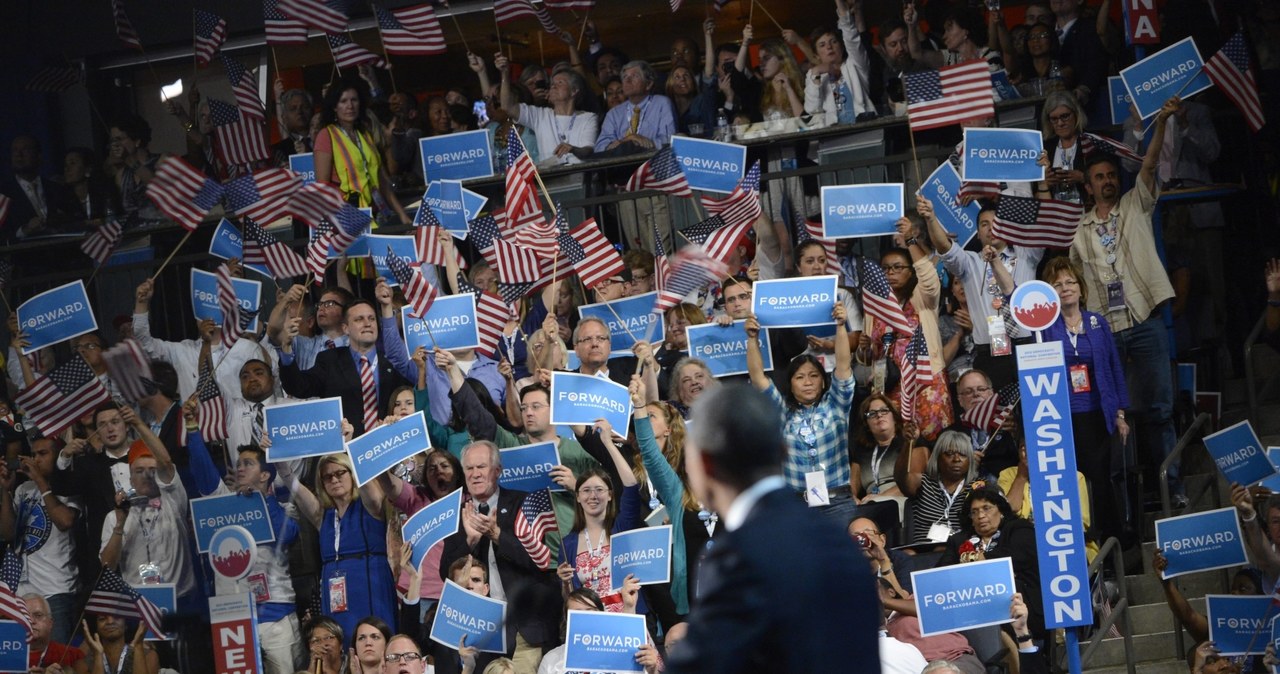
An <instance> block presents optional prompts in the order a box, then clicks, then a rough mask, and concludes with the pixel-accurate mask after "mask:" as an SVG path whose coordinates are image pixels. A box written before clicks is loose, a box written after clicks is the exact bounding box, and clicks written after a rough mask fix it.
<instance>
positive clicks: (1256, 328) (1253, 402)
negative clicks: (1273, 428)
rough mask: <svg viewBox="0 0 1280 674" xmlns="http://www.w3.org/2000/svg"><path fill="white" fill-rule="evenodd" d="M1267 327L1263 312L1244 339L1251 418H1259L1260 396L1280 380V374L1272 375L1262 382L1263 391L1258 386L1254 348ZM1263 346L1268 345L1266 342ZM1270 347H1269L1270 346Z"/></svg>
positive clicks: (1246, 382) (1245, 372) (1245, 370)
mask: <svg viewBox="0 0 1280 674" xmlns="http://www.w3.org/2000/svg"><path fill="white" fill-rule="evenodd" d="M1266 329H1267V314H1266V312H1263V314H1262V315H1261V316H1259V317H1258V322H1257V323H1255V324H1254V325H1253V330H1250V331H1249V337H1248V338H1247V339H1245V340H1244V383H1245V389H1246V394H1247V395H1248V396H1249V398H1248V400H1249V418H1250V419H1257V418H1258V398H1259V397H1261V396H1262V394H1263V393H1265V392H1266V391H1268V390H1270V388H1271V387H1272V386H1273V385H1274V384H1275V383H1276V381H1277V380H1280V375H1271V376H1270V377H1267V379H1266V381H1264V382H1262V387H1261V389H1262V390H1261V391H1260V390H1259V386H1258V381H1257V379H1258V373H1257V366H1256V365H1254V363H1253V354H1254V348H1255V347H1257V346H1259V344H1258V340H1259V339H1261V338H1262V333H1263V331H1264V330H1266ZM1262 346H1266V345H1265V344H1264V345H1262ZM1268 348H1269V347H1268Z"/></svg>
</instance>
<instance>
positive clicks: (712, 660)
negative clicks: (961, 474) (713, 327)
mask: <svg viewBox="0 0 1280 674" xmlns="http://www.w3.org/2000/svg"><path fill="white" fill-rule="evenodd" d="M691 416H692V417H693V418H695V419H697V420H698V423H696V424H693V425H692V427H691V429H690V431H689V436H688V438H687V440H686V442H685V468H686V471H687V473H688V476H689V486H690V488H692V489H693V492H694V494H695V495H696V496H697V498H698V499H699V500H700V501H701V502H702V503H704V504H705V505H706V506H707V507H708V508H709V509H711V510H714V511H716V512H718V513H719V514H720V518H721V519H720V521H721V523H722V525H723V526H724V528H725V534H724V535H723V536H722V537H721V538H719V539H717V540H716V541H715V543H714V545H713V546H712V547H711V549H710V552H709V553H708V554H707V557H706V560H705V561H704V562H703V563H702V567H701V568H700V570H699V572H698V584H697V589H696V596H697V599H696V600H695V603H694V604H693V606H692V607H691V610H690V612H689V623H688V624H689V629H688V636H687V637H686V638H685V639H684V641H682V642H681V643H680V645H679V647H678V648H676V649H675V650H674V651H673V652H672V653H669V654H668V655H669V657H668V659H667V672H668V674H677V673H681V674H682V673H684V672H697V673H698V674H716V673H719V672H726V673H727V672H745V671H770V672H775V673H781V672H795V673H797V674H798V673H802V672H803V673H809V672H819V671H825V670H827V669H829V668H830V666H831V663H832V662H833V659H832V658H836V659H837V660H838V659H839V657H840V655H837V653H839V654H843V655H846V656H847V655H851V654H856V653H863V654H874V653H877V652H878V648H879V647H878V643H877V639H878V637H879V630H880V620H879V617H878V616H879V614H878V611H879V601H880V600H879V597H878V593H877V590H876V586H875V583H874V581H875V579H874V578H872V576H871V572H870V570H869V569H868V568H867V564H866V561H865V560H861V561H860V558H861V555H860V553H859V552H858V550H857V548H856V547H855V546H854V543H853V540H852V539H851V538H849V537H848V536H846V535H844V532H842V531H841V530H840V528H839V527H838V526H836V525H835V524H834V523H832V522H830V521H829V520H827V519H825V518H823V517H821V516H819V515H816V514H814V513H813V512H812V511H811V510H809V509H808V508H806V507H805V505H804V504H803V503H802V502H801V501H800V499H798V498H796V495H795V493H794V492H792V491H791V490H789V489H787V488H786V484H785V483H784V482H783V479H782V476H781V471H782V461H783V458H784V456H785V451H786V450H785V445H784V443H783V438H782V424H781V418H780V417H779V415H778V411H777V409H776V408H775V407H774V406H773V405H772V404H771V403H770V402H769V400H768V399H767V398H766V397H765V396H764V395H763V394H761V393H759V392H757V391H755V390H753V389H751V388H749V387H747V386H742V385H730V386H722V387H720V388H718V389H715V390H713V391H711V392H710V393H704V394H703V395H702V396H701V397H700V398H698V401H697V402H696V403H695V404H694V411H693V413H692V415H691ZM858 670H859V671H861V672H869V673H870V674H878V673H879V671H880V667H879V661H878V659H877V658H876V657H875V656H874V655H870V656H868V657H865V658H861V659H860V661H859V663H858Z"/></svg>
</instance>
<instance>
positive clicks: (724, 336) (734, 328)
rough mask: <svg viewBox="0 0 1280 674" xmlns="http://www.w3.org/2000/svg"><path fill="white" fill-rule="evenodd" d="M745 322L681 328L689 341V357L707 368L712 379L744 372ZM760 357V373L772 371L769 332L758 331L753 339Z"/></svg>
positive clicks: (745, 354) (745, 364) (706, 324)
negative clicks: (761, 369)
mask: <svg viewBox="0 0 1280 674" xmlns="http://www.w3.org/2000/svg"><path fill="white" fill-rule="evenodd" d="M746 323H747V322H746V321H745V320H742V321H734V322H733V323H731V324H729V325H726V326H724V327H721V326H720V325H718V324H716V323H705V324H703V325H690V326H689V327H687V328H685V330H684V332H685V335H687V336H688V338H689V355H690V356H692V357H694V358H698V359H700V360H702V361H703V362H705V363H706V364H707V367H709V368H711V374H713V375H715V376H716V377H727V376H729V375H734V374H746V372H747V331H746V330H745V329H743V326H744V325H746ZM756 343H757V344H759V345H760V355H761V356H762V357H763V358H764V371H765V372H768V371H770V370H772V369H773V353H772V352H771V350H770V349H769V331H768V330H761V331H760V334H759V335H758V336H757V337H756Z"/></svg>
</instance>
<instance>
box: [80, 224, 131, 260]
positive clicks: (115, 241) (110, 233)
mask: <svg viewBox="0 0 1280 674" xmlns="http://www.w3.org/2000/svg"><path fill="white" fill-rule="evenodd" d="M123 236H124V227H122V226H121V225H120V221H119V220H116V219H115V218H111V219H110V220H108V221H106V222H104V223H102V224H101V225H98V227H97V228H96V229H94V230H93V232H91V233H90V234H89V236H86V237H85V238H84V241H81V242H80V250H82V251H84V254H85V255H88V256H89V257H91V258H93V261H94V262H96V263H97V264H98V265H99V266H101V265H104V264H106V262H107V259H108V258H110V257H111V253H112V252H113V251H114V250H115V249H116V246H118V245H120V239H121V237H123Z"/></svg>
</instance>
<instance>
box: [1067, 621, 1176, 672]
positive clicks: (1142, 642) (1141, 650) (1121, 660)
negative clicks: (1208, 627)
mask: <svg viewBox="0 0 1280 674" xmlns="http://www.w3.org/2000/svg"><path fill="white" fill-rule="evenodd" d="M1174 646H1175V643H1174V640H1173V632H1172V631H1170V632H1156V633H1154V634H1138V635H1135V636H1134V637H1133V661H1134V662H1135V663H1139V665H1138V671H1142V672H1145V671H1146V670H1145V669H1144V668H1143V666H1144V663H1146V662H1156V661H1161V660H1167V659H1168V658H1169V656H1170V655H1171V654H1173V653H1174ZM1188 647H1190V646H1188ZM1083 664H1084V670H1085V671H1088V672H1092V671H1094V670H1095V668H1101V667H1123V666H1124V664H1125V652H1124V639H1121V638H1114V639H1104V640H1103V641H1102V645H1101V646H1099V647H1098V650H1097V651H1096V652H1094V654H1093V657H1092V658H1090V659H1089V662H1086V663H1083ZM1183 671H1184V672H1185V671H1186V666H1185V665H1184V666H1183Z"/></svg>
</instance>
